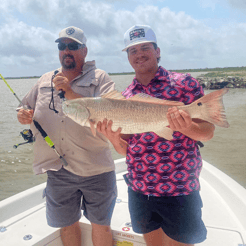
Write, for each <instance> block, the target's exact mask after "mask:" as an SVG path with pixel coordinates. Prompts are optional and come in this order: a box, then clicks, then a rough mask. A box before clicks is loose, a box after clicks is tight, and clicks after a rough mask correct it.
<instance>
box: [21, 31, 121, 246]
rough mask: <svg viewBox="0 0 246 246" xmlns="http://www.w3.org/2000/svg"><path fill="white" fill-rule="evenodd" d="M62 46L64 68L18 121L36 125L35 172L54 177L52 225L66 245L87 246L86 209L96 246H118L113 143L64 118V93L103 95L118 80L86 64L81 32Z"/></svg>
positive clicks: (33, 94) (38, 89) (32, 97)
mask: <svg viewBox="0 0 246 246" xmlns="http://www.w3.org/2000/svg"><path fill="white" fill-rule="evenodd" d="M56 42H57V43H58V49H59V58H60V63H61V65H62V67H61V68H59V69H58V73H57V74H56V71H55V73H54V71H51V72H48V73H46V74H44V75H43V76H42V77H41V78H40V79H39V80H38V82H37V83H36V84H35V85H34V87H33V88H32V89H31V91H30V92H29V93H28V94H27V95H26V96H25V97H24V99H23V101H22V102H23V105H26V106H27V107H28V108H30V109H28V110H27V109H25V108H20V109H19V111H18V120H19V122H20V123H21V124H31V130H32V132H33V134H34V136H35V139H36V141H35V144H34V163H33V169H34V172H35V174H42V173H47V176H48V178H47V187H46V189H45V196H46V215H47V222H48V224H49V225H50V226H52V227H61V238H62V242H63V244H64V246H68V245H70V246H76V245H78V246H81V231H80V226H79V219H80V218H81V206H82V209H83V210H84V215H85V216H86V218H88V220H89V221H90V222H91V224H92V241H93V244H94V246H112V245H113V240H112V233H111V230H110V221H111V216H112V212H113V209H114V206H115V200H116V196H117V189H116V177H115V171H114V170H115V166H114V161H113V159H112V157H111V151H110V149H109V144H108V141H107V139H106V137H105V136H104V135H103V134H100V133H97V135H96V137H94V136H93V135H92V133H91V130H90V129H89V128H87V127H82V126H80V125H78V124H77V123H75V122H74V121H72V120H71V119H69V118H68V117H64V114H63V113H62V106H61V104H62V99H61V98H59V97H58V93H59V91H63V93H64V92H65V98H67V99H74V98H79V97H99V96H102V95H103V94H105V93H107V92H110V91H112V90H114V82H113V81H112V80H111V79H110V78H109V76H108V74H106V73H105V72H104V71H102V70H100V69H97V68H96V66H95V62H94V61H87V62H85V58H86V55H87V47H86V37H85V35H84V32H83V31H82V30H81V29H79V28H76V27H68V28H65V29H64V30H62V31H61V32H60V34H59V38H58V39H57V40H56ZM55 74H56V76H55V77H54V75H55ZM52 83H53V84H54V86H55V89H56V90H54V89H53V84H52ZM52 99H53V100H52ZM51 105H52V107H50V106H51ZM51 109H53V111H52V110H51ZM33 118H34V119H35V120H36V121H38V122H39V124H40V125H41V127H42V128H43V129H44V130H45V131H46V132H47V134H48V136H49V137H50V139H51V140H52V141H53V142H54V144H55V146H56V150H57V151H58V152H59V154H60V155H61V156H62V157H63V158H65V159H66V161H67V163H68V165H67V166H63V163H62V162H61V160H60V158H59V157H58V156H57V155H56V153H55V152H54V151H53V149H51V148H50V147H49V146H48V145H47V144H46V143H45V141H44V140H43V138H42V135H41V134H40V132H39V131H38V130H37V129H36V128H35V126H34V125H33V123H32V119H33ZM82 197H83V202H82V204H81V198H82Z"/></svg>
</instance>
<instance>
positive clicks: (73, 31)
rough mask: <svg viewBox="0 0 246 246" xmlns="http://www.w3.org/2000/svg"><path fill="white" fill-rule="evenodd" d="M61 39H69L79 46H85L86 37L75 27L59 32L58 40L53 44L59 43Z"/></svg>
mask: <svg viewBox="0 0 246 246" xmlns="http://www.w3.org/2000/svg"><path fill="white" fill-rule="evenodd" d="M63 38H69V39H72V40H74V41H75V42H77V43H79V44H84V45H86V37H85V34H84V31H83V30H81V29H79V28H78V27H75V26H70V27H67V28H65V29H63V30H61V31H60V33H59V38H58V39H56V41H55V42H60V41H61V40H62V39H63Z"/></svg>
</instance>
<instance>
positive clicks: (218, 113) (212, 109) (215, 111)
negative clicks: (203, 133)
mask: <svg viewBox="0 0 246 246" xmlns="http://www.w3.org/2000/svg"><path fill="white" fill-rule="evenodd" d="M228 91H229V89H228V88H224V89H221V90H218V91H215V92H212V93H209V94H207V95H205V96H203V97H201V98H200V99H198V100H196V101H195V102H193V103H192V104H195V106H196V107H201V114H199V118H200V119H202V120H205V121H208V122H210V123H212V124H215V125H217V126H220V127H225V128H228V127H229V123H228V122H227V119H226V114H225V108H224V104H223V100H222V99H223V95H225V94H226V93H227V92H228Z"/></svg>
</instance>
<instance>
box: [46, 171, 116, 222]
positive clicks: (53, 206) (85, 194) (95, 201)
mask: <svg viewBox="0 0 246 246" xmlns="http://www.w3.org/2000/svg"><path fill="white" fill-rule="evenodd" d="M47 174H48V178H47V186H46V188H45V191H44V192H45V193H44V195H45V196H46V217H47V222H48V225H49V226H52V227H66V226H69V225H72V224H74V223H75V222H76V221H79V219H80V218H81V209H82V210H84V213H83V214H84V216H85V217H86V218H87V219H88V220H89V221H90V222H92V223H95V224H99V225H110V222H111V217H112V213H113V209H114V206H115V201H116V197H117V188H116V176H115V172H114V171H112V172H107V173H102V174H99V175H95V176H91V177H82V176H78V175H75V174H73V173H71V172H69V171H67V170H66V169H64V168H61V169H60V170H59V171H48V172H47Z"/></svg>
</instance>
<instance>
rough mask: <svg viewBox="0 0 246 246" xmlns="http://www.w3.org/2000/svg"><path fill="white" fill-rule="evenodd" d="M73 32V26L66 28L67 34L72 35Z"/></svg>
mask: <svg viewBox="0 0 246 246" xmlns="http://www.w3.org/2000/svg"><path fill="white" fill-rule="evenodd" d="M74 32H75V30H74V29H73V28H68V29H67V30H66V33H67V35H72V34H73V33H74Z"/></svg>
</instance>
